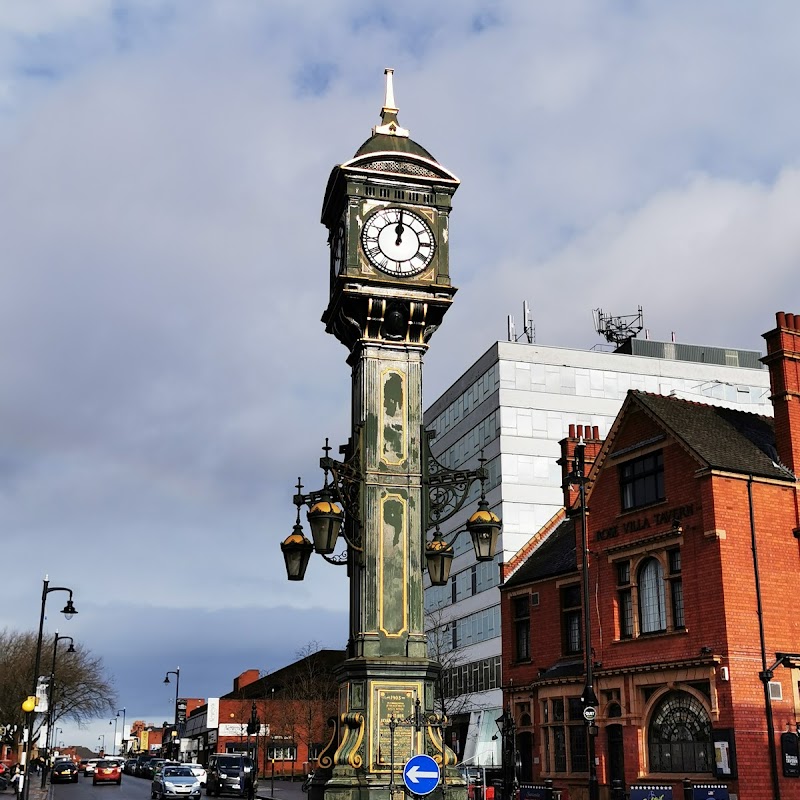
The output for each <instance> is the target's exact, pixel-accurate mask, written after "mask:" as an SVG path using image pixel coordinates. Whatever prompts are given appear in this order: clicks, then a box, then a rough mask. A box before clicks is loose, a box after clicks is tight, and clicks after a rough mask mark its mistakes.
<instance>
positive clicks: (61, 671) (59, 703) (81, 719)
mask: <svg viewBox="0 0 800 800" xmlns="http://www.w3.org/2000/svg"><path fill="white" fill-rule="evenodd" d="M36 639H37V635H36V634H35V633H34V632H32V631H10V630H8V629H4V630H2V631H0V724H3V725H4V726H6V727H7V728H8V729H11V730H13V729H14V726H16V731H17V733H16V735H15V737H14V739H15V741H14V743H17V742H19V738H20V735H21V731H22V728H23V726H24V724H25V712H24V711H23V710H22V701H23V700H24V699H25V698H26V697H27V696H28V695H29V694H30V691H31V687H32V685H33V666H34V662H35V658H36ZM44 641H45V642H47V639H46V638H45V639H44ZM57 658H58V661H57V667H56V675H55V685H54V687H53V690H54V691H53V700H54V707H55V716H54V722H58V721H59V720H61V719H70V720H72V721H74V722H77V723H78V725H82V724H84V723H86V722H88V721H89V720H92V719H97V718H98V717H103V716H105V715H106V714H109V713H112V712H113V710H114V708H115V707H116V695H115V692H114V689H113V686H112V683H111V680H110V678H108V677H107V676H106V674H105V668H104V667H103V659H102V658H100V657H99V656H94V655H92V653H91V651H90V650H88V649H87V648H85V647H83V646H82V645H80V644H79V643H77V642H76V643H75V652H74V653H67V651H66V649H60V650H59V652H58V656H57ZM41 664H42V670H41V674H42V675H45V676H47V675H48V672H49V669H50V664H51V660H50V656H49V655H48V651H47V648H46V646H43V652H42V659H41ZM45 719H46V716H45V715H40V716H39V717H38V719H37V722H36V724H35V727H34V738H35V737H36V736H37V735H38V731H39V729H40V728H41V726H42V725H43V724H44V722H45Z"/></svg>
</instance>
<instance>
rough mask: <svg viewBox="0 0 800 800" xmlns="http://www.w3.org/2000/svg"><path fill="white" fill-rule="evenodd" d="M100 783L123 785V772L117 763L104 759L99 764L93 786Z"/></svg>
mask: <svg viewBox="0 0 800 800" xmlns="http://www.w3.org/2000/svg"><path fill="white" fill-rule="evenodd" d="M98 783H116V784H117V786H119V785H120V784H121V783H122V770H121V769H120V766H119V763H118V762H117V761H106V760H105V759H103V760H102V761H98V762H97V766H96V768H95V771H94V775H93V776H92V785H93V786H97V784H98Z"/></svg>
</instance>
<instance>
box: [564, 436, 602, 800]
mask: <svg viewBox="0 0 800 800" xmlns="http://www.w3.org/2000/svg"><path fill="white" fill-rule="evenodd" d="M568 479H569V481H570V483H577V484H578V488H579V493H580V510H581V549H582V553H583V563H582V565H581V583H582V589H583V655H584V663H585V665H586V666H585V671H586V684H585V685H584V687H583V693H582V694H581V703H582V704H583V708H584V714H583V716H584V719H585V721H586V756H587V759H588V761H589V764H588V767H589V785H588V791H589V800H598V798H599V796H600V787H599V786H598V783H597V764H596V763H595V746H594V739H595V736H596V735H597V732H598V729H597V725H596V724H595V716H596V713H597V704H598V700H597V695H596V694H595V691H594V675H593V667H594V663H593V657H592V626H591V616H590V614H589V533H588V530H587V523H586V481H587V478H586V445H585V444H584V442H583V439H581V440H580V441H579V442H578V444H577V445H575V454H574V459H573V462H572V473H571V474H570V475H569V478H568ZM589 709H591V711H590V710H589Z"/></svg>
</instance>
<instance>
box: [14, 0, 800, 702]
mask: <svg viewBox="0 0 800 800" xmlns="http://www.w3.org/2000/svg"><path fill="white" fill-rule="evenodd" d="M798 16H800V7H797V6H796V4H792V3H788V2H784V3H778V4H777V5H775V4H773V5H769V6H765V5H763V4H762V5H757V6H756V5H752V6H746V5H739V6H737V7H736V8H731V7H729V6H725V7H722V6H713V5H712V6H705V7H703V8H698V7H697V4H695V3H690V2H688V0H679V1H678V2H675V3H671V4H669V6H665V5H664V6H662V5H659V4H656V3H636V4H632V3H627V4H619V3H611V2H602V1H601V2H595V1H594V0H592V2H588V1H586V0H584V1H583V2H581V1H579V0H575V2H567V3H559V4H541V3H540V4H536V3H527V2H522V0H513V1H512V0H507V1H506V2H492V3H490V2H484V1H483V0H468V1H467V2H464V0H458V1H456V0H443V2H440V3H437V4H430V3H423V2H420V1H419V0H412V2H409V3H406V4H405V5H404V6H402V7H399V6H392V7H389V6H379V5H376V4H374V3H370V2H367V0H352V2H347V3H337V4H321V3H318V2H314V1H313V0H305V1H304V2H292V3H286V2H274V3H229V2H213V1H212V0H203V1H202V2H196V3H194V2H193V3H188V4H187V3H176V2H167V1H166V0H165V1H164V2H156V1H155V0H153V2H146V3H141V2H136V3H132V2H114V3H112V2H106V1H105V0H103V1H101V0H97V2H90V1H89V0H86V2H77V1H76V2H67V1H66V0H65V1H64V2H59V3H28V2H19V3H7V4H4V5H3V7H2V9H1V10H0V186H2V189H3V190H2V192H0V248H1V249H0V277H1V278H2V284H3V292H2V293H0V363H2V365H3V392H2V393H0V419H2V421H3V440H2V441H3V445H2V448H0V477H1V478H2V482H0V524H2V525H3V530H4V531H5V532H6V533H5V538H4V562H5V563H7V564H12V565H14V568H13V569H10V570H6V573H7V574H6V575H5V576H4V581H3V585H2V587H0V596H1V597H2V598H3V599H4V601H5V602H4V603H3V606H4V609H6V613H5V624H8V625H11V626H16V627H23V628H30V627H33V626H34V625H35V624H36V620H37V619H38V617H37V611H38V607H39V602H40V592H41V579H42V577H43V574H44V573H45V572H49V573H50V576H51V578H52V579H53V581H54V583H57V584H60V585H69V586H71V587H73V588H75V590H76V605H77V606H78V607H79V609H80V608H81V606H83V607H84V608H85V609H87V611H86V612H85V614H79V616H78V617H77V618H76V619H75V621H73V623H71V624H72V625H73V626H74V627H73V629H74V630H75V631H77V632H78V635H79V636H80V637H86V638H87V639H89V640H91V641H92V642H93V647H94V649H96V650H97V651H98V652H100V653H102V652H103V651H106V652H107V653H108V654H109V655H108V660H109V663H113V666H114V672H115V674H116V675H117V685H118V688H119V690H120V702H121V703H122V704H123V705H126V706H127V707H128V708H131V709H132V708H133V707H134V706H135V705H136V704H137V703H140V704H141V706H142V707H143V708H145V709H147V710H151V709H152V710H153V711H156V710H158V708H159V707H160V706H158V705H157V703H156V702H155V700H156V699H158V698H159V697H160V695H152V694H151V689H150V688H148V687H149V686H150V684H149V683H148V682H146V681H145V682H141V683H137V682H136V681H137V679H136V677H135V674H134V673H135V670H131V671H128V670H127V669H123V668H121V667H119V666H118V665H119V664H123V663H124V664H127V663H138V662H137V654H139V653H140V652H141V648H142V647H144V646H145V640H143V639H141V640H140V639H136V640H135V641H134V640H133V639H132V640H131V641H132V644H131V646H130V650H129V651H128V652H126V644H125V642H126V637H125V635H123V633H120V635H119V636H118V637H116V638H112V637H110V636H109V638H103V637H100V636H99V635H98V631H101V630H106V629H107V628H108V629H111V630H114V629H116V628H117V627H119V630H120V631H124V629H125V624H126V623H127V621H128V620H134V621H137V620H140V619H142V620H143V621H144V622H145V623H152V624H153V625H154V627H150V626H149V625H148V626H147V627H146V628H145V630H146V631H147V632H148V635H150V636H152V637H153V640H154V641H157V642H158V645H159V647H161V646H162V645H164V646H166V644H165V643H167V642H168V640H169V634H168V631H169V626H172V627H174V626H175V625H179V626H180V630H181V633H180V634H179V635H177V636H176V641H177V642H180V645H179V646H177V647H176V648H175V650H173V651H171V652H170V653H169V654H170V658H171V659H172V662H176V663H181V664H182V666H183V665H184V664H186V666H187V676H188V675H189V674H190V673H191V672H192V670H191V669H189V666H190V661H189V659H191V661H192V662H197V661H202V659H203V658H204V657H205V656H204V655H203V653H202V650H195V649H193V647H192V645H191V643H190V642H187V640H186V638H184V634H183V631H184V630H185V631H190V633H189V634H188V637H189V638H190V639H191V640H192V641H194V639H195V638H196V639H197V640H198V641H203V632H204V631H206V630H207V629H208V627H209V620H211V621H213V622H214V623H215V624H221V625H222V627H224V629H225V634H224V635H226V636H230V637H232V641H231V643H230V645H231V646H230V647H227V648H221V652H220V653H219V660H218V661H217V660H216V655H217V654H215V655H214V658H215V660H214V663H215V664H216V665H217V666H215V667H213V670H212V671H209V672H208V673H207V674H206V675H205V678H204V680H208V686H207V688H204V687H203V686H202V684H201V682H200V681H199V680H198V684H197V688H196V689H194V690H193V691H196V692H197V693H198V694H212V695H213V694H214V693H215V692H216V693H220V692H222V691H223V690H224V688H225V686H227V685H228V684H229V682H230V680H231V678H232V677H233V676H234V675H236V674H238V673H239V672H240V671H241V670H242V669H246V668H248V667H250V666H254V664H253V663H250V662H252V661H253V659H254V657H255V656H256V655H257V654H258V653H259V652H261V653H263V655H264V657H263V658H262V661H263V663H268V662H269V661H270V658H269V657H268V656H269V654H270V653H271V652H272V651H271V650H270V648H271V647H272V644H273V642H272V638H271V637H272V634H273V632H275V631H278V633H279V636H280V637H281V639H287V640H288V637H290V636H291V635H293V634H296V636H297V638H299V639H303V640H308V639H312V638H317V639H321V638H322V637H320V636H315V635H311V634H312V632H315V631H316V630H317V629H316V628H315V627H314V625H315V622H314V621H315V620H316V619H322V620H326V619H327V620H328V621H329V622H330V625H331V629H332V630H333V629H335V628H336V626H337V625H339V624H342V625H343V623H341V618H340V617H339V615H341V614H342V613H343V612H344V610H345V606H346V603H347V591H346V577H345V575H344V574H343V573H344V570H336V569H335V568H333V567H330V566H328V565H326V564H324V563H322V562H321V560H319V559H316V560H314V561H312V565H311V566H310V567H309V579H307V580H306V581H305V582H304V583H303V584H300V585H288V584H287V583H286V580H285V575H284V574H283V573H284V570H283V563H282V558H281V555H280V551H279V547H278V544H279V542H280V540H281V539H283V538H284V537H285V536H286V535H287V534H288V533H289V532H290V530H291V528H292V525H293V524H294V512H295V509H294V507H293V505H292V502H291V498H292V494H293V492H294V488H293V487H294V484H295V483H296V480H297V476H298V475H301V476H303V484H304V486H305V487H306V489H310V488H317V487H318V486H319V485H320V484H321V481H322V476H321V474H320V473H319V471H318V469H317V464H318V458H319V455H320V453H321V450H320V448H321V446H322V445H323V443H324V440H325V437H330V440H331V443H332V445H333V446H334V447H336V446H338V445H339V444H340V443H344V442H345V441H346V439H347V437H348V435H349V425H350V416H349V415H350V406H349V392H350V370H349V368H348V366H347V365H346V363H345V357H346V355H347V354H346V352H345V350H344V348H343V347H342V346H341V345H340V344H338V343H337V342H336V341H334V340H333V339H332V338H331V337H329V336H327V335H326V334H325V332H324V328H323V326H322V324H321V322H320V316H321V314H322V311H323V310H324V308H325V306H326V303H327V292H328V252H327V245H326V242H327V234H326V231H325V230H324V228H323V227H322V226H321V225H320V224H319V216H320V204H321V200H322V195H323V192H324V188H325V184H326V180H327V177H328V174H329V172H330V170H331V168H332V167H333V166H334V165H335V164H337V163H341V162H342V161H344V160H346V159H348V158H349V157H351V156H352V154H353V153H354V152H355V150H356V149H357V148H358V146H359V145H360V144H361V142H362V141H364V140H365V139H366V138H367V137H368V136H369V133H370V129H371V127H372V125H374V124H376V123H377V122H378V112H379V110H380V108H381V105H382V102H383V69H384V68H385V67H387V66H390V67H394V68H395V70H396V71H395V95H396V99H397V102H398V105H399V106H400V121H401V124H402V125H404V126H405V127H408V128H410V129H411V133H412V136H413V137H414V138H415V139H416V140H417V141H419V142H420V143H421V144H422V145H423V146H425V147H426V148H428V149H429V150H430V151H431V152H433V153H434V154H435V155H436V156H437V158H439V159H440V160H441V161H442V163H443V164H444V165H445V166H447V167H448V168H451V169H452V170H454V172H455V173H456V174H457V175H459V177H460V178H461V179H462V186H461V187H460V189H459V191H458V192H457V194H456V196H455V199H454V209H453V214H452V226H451V232H452V238H451V274H452V275H453V279H454V283H455V284H456V286H458V287H459V292H458V294H457V296H456V300H455V303H454V305H453V307H452V309H451V310H450V311H449V312H448V315H447V318H446V319H445V321H444V324H443V325H442V327H441V329H440V330H439V331H437V333H436V334H435V336H434V337H433V339H432V342H431V349H430V352H429V353H428V355H427V356H426V361H425V370H426V371H425V398H426V401H427V402H428V403H430V402H432V400H433V399H434V398H435V397H436V396H437V395H438V394H439V393H440V392H441V391H442V390H443V389H444V388H445V387H446V386H447V385H448V384H449V383H450V382H452V381H453V380H455V379H456V378H457V376H458V375H459V374H460V373H461V371H463V369H465V368H466V367H467V366H468V365H469V364H471V363H472V362H473V361H475V360H476V359H477V358H478V357H479V356H480V355H481V354H482V353H483V352H484V351H485V350H486V349H487V348H488V347H489V346H490V345H491V344H492V342H493V341H494V340H495V339H503V338H505V332H506V315H507V314H514V315H516V316H517V317H519V314H520V311H521V308H520V302H521V300H522V299H527V300H528V301H529V302H530V304H531V308H532V311H533V316H534V322H535V324H536V331H537V339H538V341H539V342H541V343H545V344H553V345H565V346H573V347H589V346H591V345H593V344H595V343H596V342H597V341H598V337H597V336H596V334H595V333H594V331H593V330H592V327H591V325H592V321H591V310H592V309H593V308H596V307H598V306H600V307H603V308H604V309H605V310H606V311H608V312H610V313H613V314H627V313H633V312H635V310H636V308H637V307H638V305H640V304H641V305H642V306H643V308H644V315H645V325H646V326H647V327H648V328H650V329H651V333H652V335H653V337H654V338H661V339H663V338H666V337H668V336H669V335H670V333H671V332H672V331H675V332H676V335H677V337H678V339H679V340H680V341H687V342H703V343H708V344H714V345H725V346H739V347H749V348H758V347H760V345H761V340H760V333H761V332H762V331H763V330H766V329H767V328H769V327H771V325H772V320H773V319H774V316H773V314H774V312H775V311H776V310H779V309H780V308H781V307H783V306H785V304H786V302H790V299H791V298H792V297H794V296H795V295H796V278H795V277H794V269H793V267H794V265H795V264H796V263H797V260H798V258H797V255H798V241H797V234H796V233H795V230H796V227H797V226H796V225H795V224H794V214H793V210H794V209H796V207H797V199H798V198H797V195H798V151H797V144H796V143H797V141H798V136H797V134H798V128H800V125H799V124H798V123H799V122H800V119H799V117H800V112H798V109H797V107H796V104H793V103H791V102H788V101H787V98H790V97H792V96H793V92H794V87H793V85H792V84H791V81H792V76H793V75H794V74H795V73H796V72H797V68H798V67H800V64H799V63H798V62H799V61H800V55H799V54H798V51H797V47H796V42H795V41H794V37H793V31H794V30H796V28H797V24H796V23H798V22H800V20H799V19H798ZM792 23H795V24H792ZM785 310H787V311H791V310H792V309H791V308H786V309H785ZM795 310H796V311H800V309H795ZM518 321H519V320H518ZM123 600H124V601H125V603H123ZM104 605H105V606H106V607H107V610H106V611H105V612H104V611H103V606H104ZM89 609H92V612H91V614H90V613H89V611H88V610H89ZM104 613H107V614H108V615H109V616H108V617H105V618H104V616H103V614H104ZM51 614H52V615H54V614H55V612H52V611H51ZM326 614H331V615H334V616H335V617H336V619H337V620H339V622H334V621H331V619H330V618H328V617H326ZM104 619H108V620H110V622H104ZM221 619H224V622H222V623H220V620H221ZM265 620H268V621H269V622H268V624H267V623H265ZM166 623H169V626H167V624H166ZM306 628H307V629H308V632H309V635H306ZM337 630H338V629H337ZM160 631H164V637H165V638H163V639H162V634H161V632H160ZM226 641H227V640H226ZM337 641H338V642H339V644H340V645H341V644H343V636H339V637H338V640H337ZM237 642H248V645H247V647H244V648H243V649H240V648H239V645H238V644H235V643H237ZM301 643H302V642H301ZM251 644H252V649H249V648H250V647H251ZM330 644H331V646H336V645H334V644H333V643H330ZM181 653H184V654H185V657H181ZM165 655H166V653H165ZM284 655H285V653H284ZM276 659H277V655H276ZM172 662H170V663H172ZM168 666H169V665H168V664H167V665H165V666H164V668H167V667H168ZM255 666H258V664H255ZM195 674H198V675H199V674H200V667H198V668H197V671H196V673H195ZM157 677H158V676H157ZM223 677H224V680H223V679H222V678H223ZM187 680H188V678H187ZM218 681H221V683H222V684H223V686H220V685H219V684H218ZM212 683H213V684H214V685H212ZM162 699H163V698H162ZM132 713H135V712H132Z"/></svg>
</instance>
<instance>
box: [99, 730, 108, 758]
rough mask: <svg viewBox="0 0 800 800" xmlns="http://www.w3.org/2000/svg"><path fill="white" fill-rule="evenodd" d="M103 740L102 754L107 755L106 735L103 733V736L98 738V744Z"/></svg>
mask: <svg viewBox="0 0 800 800" xmlns="http://www.w3.org/2000/svg"><path fill="white" fill-rule="evenodd" d="M101 740H102V744H101V746H100V752H101V753H102V754H103V755H105V754H106V735H105V734H104V733H101V734H100V735H99V736H98V737H97V741H98V742H99V741H101Z"/></svg>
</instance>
